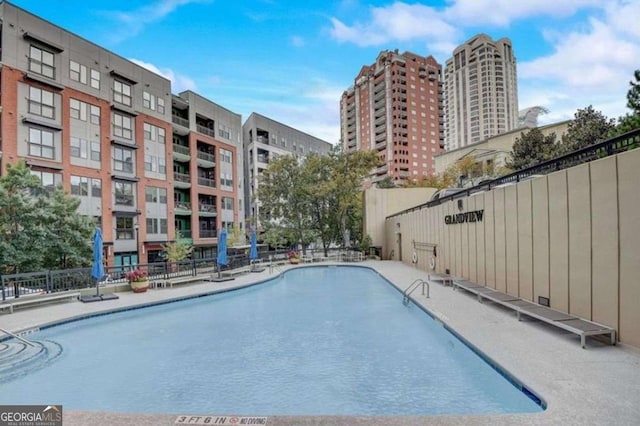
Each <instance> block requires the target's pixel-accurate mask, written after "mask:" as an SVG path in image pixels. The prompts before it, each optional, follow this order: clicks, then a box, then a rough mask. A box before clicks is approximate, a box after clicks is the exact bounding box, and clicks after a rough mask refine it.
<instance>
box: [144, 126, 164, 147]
mask: <svg viewBox="0 0 640 426" xmlns="http://www.w3.org/2000/svg"><path fill="white" fill-rule="evenodd" d="M143 128H144V140H145V141H152V142H158V143H162V144H164V143H165V134H166V132H165V130H164V128H163V127H158V126H154V125H153V124H149V123H144V125H143Z"/></svg>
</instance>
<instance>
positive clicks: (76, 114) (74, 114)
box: [69, 99, 87, 121]
mask: <svg viewBox="0 0 640 426" xmlns="http://www.w3.org/2000/svg"><path fill="white" fill-rule="evenodd" d="M69 109H70V111H71V118H75V119H76V120H81V121H87V104H86V103H84V102H82V101H79V100H77V99H70V100H69Z"/></svg>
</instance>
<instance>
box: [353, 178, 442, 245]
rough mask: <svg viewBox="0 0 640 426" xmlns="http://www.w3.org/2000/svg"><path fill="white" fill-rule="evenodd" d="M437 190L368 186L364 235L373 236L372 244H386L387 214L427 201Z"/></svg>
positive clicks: (365, 196) (365, 200)
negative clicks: (385, 222)
mask: <svg viewBox="0 0 640 426" xmlns="http://www.w3.org/2000/svg"><path fill="white" fill-rule="evenodd" d="M436 191H437V189H436V188H384V189H380V188H377V187H376V186H372V187H370V188H368V189H367V190H366V191H365V192H364V202H363V205H364V218H363V226H364V235H367V234H368V235H369V236H370V237H371V240H372V244H371V245H372V246H374V247H380V246H384V245H385V224H384V221H385V218H386V217H387V216H391V215H393V214H396V213H398V212H401V211H403V210H406V209H410V208H412V207H415V206H419V205H421V204H424V203H426V202H427V201H429V200H430V199H431V196H432V195H433V194H434V193H435V192H436Z"/></svg>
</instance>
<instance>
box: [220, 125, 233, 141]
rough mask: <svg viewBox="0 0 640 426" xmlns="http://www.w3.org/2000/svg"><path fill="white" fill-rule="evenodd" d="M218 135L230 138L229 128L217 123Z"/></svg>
mask: <svg viewBox="0 0 640 426" xmlns="http://www.w3.org/2000/svg"><path fill="white" fill-rule="evenodd" d="M218 136H221V137H223V138H225V139H231V129H230V128H229V126H227V125H225V124H219V125H218Z"/></svg>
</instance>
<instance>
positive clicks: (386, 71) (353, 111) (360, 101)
mask: <svg viewBox="0 0 640 426" xmlns="http://www.w3.org/2000/svg"><path fill="white" fill-rule="evenodd" d="M441 74H442V67H441V65H440V64H438V62H436V60H435V59H434V58H433V57H432V56H428V57H423V56H419V55H415V54H413V53H410V52H405V53H402V54H399V53H398V51H397V50H395V51H393V52H391V51H383V52H381V53H380V54H379V55H378V58H377V59H376V62H375V63H374V64H373V65H365V66H363V67H362V69H361V70H360V73H359V74H358V76H357V77H356V79H355V83H354V85H353V86H352V87H350V88H349V89H347V90H346V91H345V92H344V93H343V94H342V98H341V100H340V133H341V143H342V146H343V149H344V150H345V152H354V151H357V150H375V151H377V152H378V154H379V156H380V158H381V159H383V161H384V163H383V164H382V165H381V166H380V167H378V168H377V169H376V171H375V173H374V174H373V177H372V180H373V181H374V182H377V181H379V180H382V179H384V178H385V177H387V176H389V177H391V178H393V179H394V180H396V181H403V180H408V179H417V178H420V177H423V176H429V175H431V174H432V173H433V171H434V159H433V158H434V156H435V155H437V154H439V153H440V152H441V150H442V146H443V141H442V81H441Z"/></svg>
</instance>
